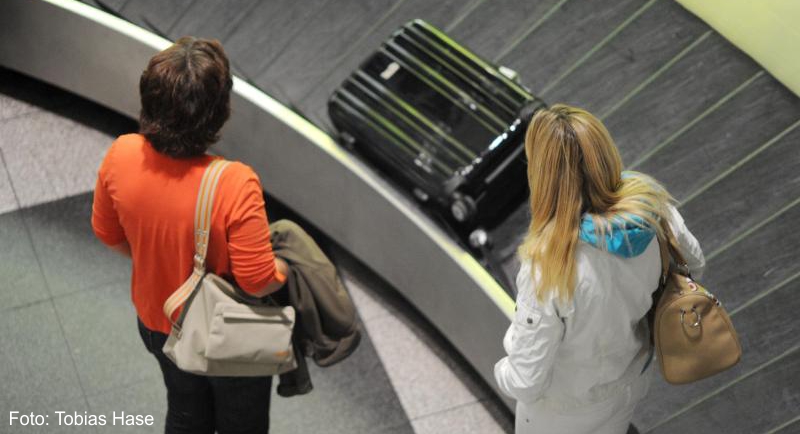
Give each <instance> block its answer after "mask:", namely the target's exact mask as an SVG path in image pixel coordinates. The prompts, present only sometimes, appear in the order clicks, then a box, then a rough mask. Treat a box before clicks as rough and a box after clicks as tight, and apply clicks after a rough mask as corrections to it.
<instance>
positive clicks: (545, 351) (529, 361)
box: [494, 264, 564, 404]
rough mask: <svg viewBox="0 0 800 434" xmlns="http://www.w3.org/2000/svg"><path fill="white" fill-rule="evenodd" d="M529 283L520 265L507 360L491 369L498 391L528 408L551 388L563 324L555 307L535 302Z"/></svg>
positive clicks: (505, 342) (506, 340) (506, 339)
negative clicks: (528, 405) (526, 405)
mask: <svg viewBox="0 0 800 434" xmlns="http://www.w3.org/2000/svg"><path fill="white" fill-rule="evenodd" d="M532 280H533V279H532V278H531V273H530V266H529V265H528V264H523V265H522V267H521V269H520V276H519V277H518V278H517V286H518V287H519V294H517V307H516V312H515V313H514V320H513V321H512V322H511V325H510V326H509V328H508V331H507V332H506V335H505V337H504V338H503V348H504V349H505V351H506V354H508V356H506V357H504V358H502V359H500V361H499V362H497V364H495V366H494V376H495V380H496V381H497V385H498V387H499V388H500V390H501V391H502V392H503V393H505V394H506V395H508V396H510V397H512V398H514V399H516V400H518V401H520V402H524V403H527V404H530V403H533V402H535V401H536V400H538V399H539V398H540V397H541V396H542V394H543V393H544V391H545V390H547V387H548V386H549V385H550V378H551V377H552V372H553V363H554V362H555V355H556V352H557V350H558V347H559V345H560V344H561V339H562V337H563V335H564V323H563V321H561V318H560V317H559V316H558V314H557V313H556V310H555V308H554V306H550V305H547V304H545V305H543V304H540V303H539V302H538V301H537V300H536V296H535V295H534V290H533V285H534V284H533V281H532Z"/></svg>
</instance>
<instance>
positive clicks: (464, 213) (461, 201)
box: [450, 193, 477, 223]
mask: <svg viewBox="0 0 800 434" xmlns="http://www.w3.org/2000/svg"><path fill="white" fill-rule="evenodd" d="M476 209H477V206H476V205H475V200H474V199H472V198H471V197H469V196H467V195H463V194H459V193H456V194H454V195H453V203H451V204H450V214H452V216H453V218H454V219H456V221H457V222H460V223H463V222H466V221H469V220H470V219H471V218H472V216H474V215H475V211H476Z"/></svg>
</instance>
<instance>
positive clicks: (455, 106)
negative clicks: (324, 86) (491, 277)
mask: <svg viewBox="0 0 800 434" xmlns="http://www.w3.org/2000/svg"><path fill="white" fill-rule="evenodd" d="M541 107H544V104H543V103H542V101H541V100H539V99H537V98H536V97H534V96H533V95H531V93H530V92H529V91H528V90H527V89H526V88H524V87H523V86H522V85H520V84H519V83H517V82H516V81H515V80H512V79H511V78H509V77H508V76H506V75H504V74H503V73H501V71H500V70H499V69H498V68H497V67H495V66H493V65H490V64H489V63H487V62H486V61H484V60H482V59H480V58H479V57H477V56H476V55H475V54H473V53H471V52H470V51H468V50H467V49H465V48H464V47H462V46H460V45H458V44H457V43H456V42H454V41H453V40H451V39H450V38H449V37H448V36H447V35H445V34H444V33H442V32H441V31H440V30H438V29H436V28H435V27H433V26H431V25H430V24H428V23H426V22H424V21H422V20H414V21H411V22H410V23H408V24H406V25H405V26H403V27H402V28H400V29H399V30H397V31H396V32H395V33H394V34H392V35H391V37H390V38H389V40H387V41H386V42H384V43H383V45H381V47H380V49H379V50H378V51H377V52H376V53H374V54H373V55H371V56H370V57H369V58H368V59H367V60H366V61H365V62H363V63H362V64H361V66H360V67H359V68H358V69H357V70H356V71H355V72H354V73H353V74H351V75H350V77H348V78H347V80H345V82H344V83H343V84H342V85H341V86H340V87H339V88H338V89H336V91H335V92H334V93H333V95H332V96H331V98H330V100H329V102H328V113H329V115H330V118H331V120H332V121H333V124H334V126H335V127H336V129H337V130H338V131H339V137H340V139H341V141H342V143H343V144H344V145H345V146H346V147H348V148H351V149H353V150H355V151H356V153H358V154H361V155H362V156H363V157H364V158H365V159H367V160H368V161H369V162H370V163H372V164H373V165H375V166H377V168H378V169H379V170H380V171H382V172H384V173H385V174H386V175H387V177H389V178H391V179H392V180H394V181H395V182H398V183H399V184H401V186H402V187H403V188H405V189H406V190H408V191H410V192H411V193H413V194H414V196H415V197H416V198H417V199H419V200H420V201H421V202H423V203H424V206H423V207H424V208H428V209H429V210H430V211H432V212H433V213H435V214H436V215H438V216H441V217H442V218H443V219H444V222H445V223H446V224H447V225H448V226H449V227H451V228H454V229H456V230H457V232H458V233H459V236H460V237H462V238H463V237H464V236H465V235H466V234H468V233H469V231H471V230H473V229H475V228H477V227H485V228H489V227H492V226H493V225H495V224H496V223H497V222H499V221H500V220H502V218H503V217H504V216H506V215H507V213H508V212H510V209H512V208H513V207H514V206H515V205H518V204H519V203H520V202H521V201H522V200H524V199H523V198H524V197H525V194H526V192H527V181H526V169H525V167H526V163H525V155H524V154H525V152H524V144H523V142H524V135H525V129H526V128H527V123H528V121H529V120H530V117H531V116H532V115H533V113H534V112H535V111H536V110H538V109H539V108H541Z"/></svg>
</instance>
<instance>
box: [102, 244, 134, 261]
mask: <svg viewBox="0 0 800 434" xmlns="http://www.w3.org/2000/svg"><path fill="white" fill-rule="evenodd" d="M108 248H109V249H111V250H113V251H115V252H117V253H119V254H120V255H122V256H127V257H129V258H130V257H131V246H130V244H128V242H127V241H123V242H121V243H119V244H115V245H113V246H108Z"/></svg>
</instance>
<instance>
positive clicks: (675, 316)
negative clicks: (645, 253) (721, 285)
mask: <svg viewBox="0 0 800 434" xmlns="http://www.w3.org/2000/svg"><path fill="white" fill-rule="evenodd" d="M668 233H669V232H668ZM669 238H670V242H668V243H659V247H660V249H661V261H662V265H663V272H662V277H661V281H660V285H659V290H658V291H659V292H661V294H660V297H659V298H658V299H657V304H656V307H655V315H654V320H653V324H652V328H651V330H652V333H653V337H654V343H655V352H656V357H657V358H658V360H659V364H660V366H661V373H662V374H663V376H664V379H665V380H667V382H669V383H671V384H686V383H691V382H693V381H698V380H702V379H703V378H707V377H710V376H712V375H715V374H718V373H720V372H722V371H724V370H726V369H729V368H731V367H732V366H733V365H735V364H736V363H738V362H739V359H740V358H741V356H742V347H741V345H740V344H739V337H738V336H737V335H736V330H735V329H734V328H733V324H732V323H731V319H730V317H729V316H728V313H727V312H726V311H725V309H724V308H723V307H722V304H721V303H720V302H719V300H717V298H716V297H715V296H714V295H713V294H711V293H710V292H708V290H706V288H704V287H703V286H702V285H701V284H700V283H698V282H696V281H694V279H692V276H691V274H690V273H689V267H688V266H687V263H686V261H684V259H683V256H682V255H681V254H680V251H679V250H678V249H677V248H676V247H675V245H674V241H673V240H672V237H671V236H670V237H669ZM665 244H667V245H665ZM670 256H671V257H672V258H673V259H674V260H675V263H676V264H677V266H672V264H671V262H672V261H671V260H670ZM681 268H684V269H685V271H683V270H681Z"/></svg>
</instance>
